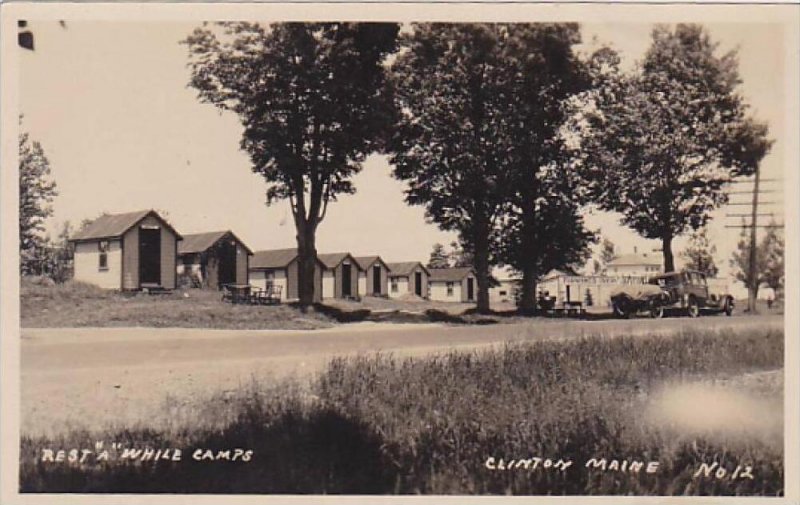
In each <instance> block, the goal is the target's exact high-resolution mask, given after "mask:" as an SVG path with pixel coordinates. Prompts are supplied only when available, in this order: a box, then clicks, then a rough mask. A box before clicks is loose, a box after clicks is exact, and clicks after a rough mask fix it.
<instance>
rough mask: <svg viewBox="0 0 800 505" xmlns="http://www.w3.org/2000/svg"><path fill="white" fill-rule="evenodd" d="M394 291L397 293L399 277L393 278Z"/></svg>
mask: <svg viewBox="0 0 800 505" xmlns="http://www.w3.org/2000/svg"><path fill="white" fill-rule="evenodd" d="M392 293H397V278H394V279H392Z"/></svg>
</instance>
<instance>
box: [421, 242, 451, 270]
mask: <svg viewBox="0 0 800 505" xmlns="http://www.w3.org/2000/svg"><path fill="white" fill-rule="evenodd" d="M426 266H427V267H428V268H447V267H449V266H450V257H449V255H448V254H447V251H445V249H444V246H443V245H442V244H439V243H436V244H433V249H432V250H431V255H430V258H428V264H427V265H426Z"/></svg>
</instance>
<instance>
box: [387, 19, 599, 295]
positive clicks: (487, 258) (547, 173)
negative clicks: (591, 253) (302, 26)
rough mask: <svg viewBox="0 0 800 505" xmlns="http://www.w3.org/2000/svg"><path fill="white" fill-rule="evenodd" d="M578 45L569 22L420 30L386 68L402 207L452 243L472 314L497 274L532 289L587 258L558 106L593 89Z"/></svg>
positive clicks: (415, 29)
mask: <svg viewBox="0 0 800 505" xmlns="http://www.w3.org/2000/svg"><path fill="white" fill-rule="evenodd" d="M578 42H580V33H579V27H578V25H576V24H568V23H566V24H563V23H562V24H535V25H534V24H457V25H456V24H417V25H414V27H413V33H412V34H410V35H409V36H408V37H406V38H405V39H404V47H405V50H404V51H401V53H400V54H399V56H398V58H397V61H396V63H395V64H394V65H393V72H394V75H395V88H396V96H397V102H398V108H399V109H400V110H401V112H402V116H401V118H400V121H399V122H398V126H397V134H396V135H395V136H394V138H393V141H392V144H391V147H392V153H393V155H392V160H391V161H392V163H394V164H395V172H394V173H395V176H396V177H398V178H400V179H403V180H406V181H408V183H409V185H408V190H407V193H406V196H407V201H408V202H409V203H411V204H417V205H424V206H425V207H426V210H427V215H428V217H429V218H430V219H431V220H433V221H434V222H436V223H438V224H439V226H440V227H441V228H443V229H445V230H455V231H457V232H458V233H459V238H460V242H461V244H462V246H463V247H464V248H465V250H467V251H468V252H469V253H470V255H471V256H472V260H473V266H474V268H475V270H476V278H477V281H478V309H479V310H485V309H488V286H489V284H490V275H489V268H490V267H491V266H492V265H495V264H498V263H499V262H502V263H505V264H508V265H510V266H512V267H513V268H515V269H517V270H519V271H521V272H523V277H526V276H527V277H528V278H533V277H536V276H539V275H542V274H543V273H545V272H542V271H541V269H542V268H547V266H548V265H551V264H558V265H559V266H560V265H562V264H565V263H571V262H573V261H577V258H579V257H580V258H584V257H585V253H586V248H585V247H583V246H584V243H585V241H586V240H589V239H590V238H591V234H589V233H588V232H586V231H585V230H584V229H583V227H582V222H581V220H580V217H579V212H578V205H580V203H581V199H580V198H579V196H580V195H579V194H578V191H577V180H576V178H575V177H570V176H569V173H568V170H567V169H566V166H567V164H566V159H565V156H564V155H565V152H564V150H563V149H562V141H561V140H560V138H559V127H560V124H561V120H562V118H563V103H562V102H563V100H564V99H565V97H566V96H569V95H570V94H572V93H574V92H575V91H576V90H578V89H583V87H584V86H586V85H587V84H588V83H587V82H586V80H585V79H584V78H583V77H584V71H583V68H581V65H580V62H578V60H577V59H576V58H575V56H574V55H573V53H572V50H571V48H572V46H573V45H574V44H577V43H578ZM554 217H555V218H556V220H557V221H558V223H559V224H560V225H561V226H562V227H561V228H559V229H556V228H552V223H553V221H552V219H551V218H554ZM547 234H552V235H547ZM544 237H547V239H546V240H543V238H544ZM572 253H576V254H575V255H574V258H573V256H571V255H572ZM532 276H533V277H532ZM534 282H535V281H534Z"/></svg>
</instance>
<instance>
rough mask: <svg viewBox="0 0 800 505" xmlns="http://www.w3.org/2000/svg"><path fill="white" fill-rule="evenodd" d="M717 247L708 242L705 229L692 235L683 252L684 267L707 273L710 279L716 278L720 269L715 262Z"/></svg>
mask: <svg viewBox="0 0 800 505" xmlns="http://www.w3.org/2000/svg"><path fill="white" fill-rule="evenodd" d="M716 253H717V247H716V246H715V245H714V244H712V243H711V241H710V240H708V235H707V233H706V229H705V228H701V229H700V230H697V231H696V232H694V233H692V236H691V238H690V239H689V244H688V246H687V247H686V249H685V250H684V251H683V253H682V256H683V258H684V266H685V267H686V268H688V269H690V270H697V271H699V272H703V273H705V274H706V275H707V276H708V277H716V276H717V273H718V272H719V269H718V268H717V265H716V263H715V262H714V255H715V254H716Z"/></svg>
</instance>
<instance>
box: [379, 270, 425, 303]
mask: <svg viewBox="0 0 800 505" xmlns="http://www.w3.org/2000/svg"><path fill="white" fill-rule="evenodd" d="M386 266H387V267H389V297H390V298H400V297H404V296H417V297H419V298H428V278H429V277H430V272H429V271H428V269H427V268H425V265H423V264H422V263H420V262H419V261H406V262H402V263H387V264H386Z"/></svg>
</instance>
